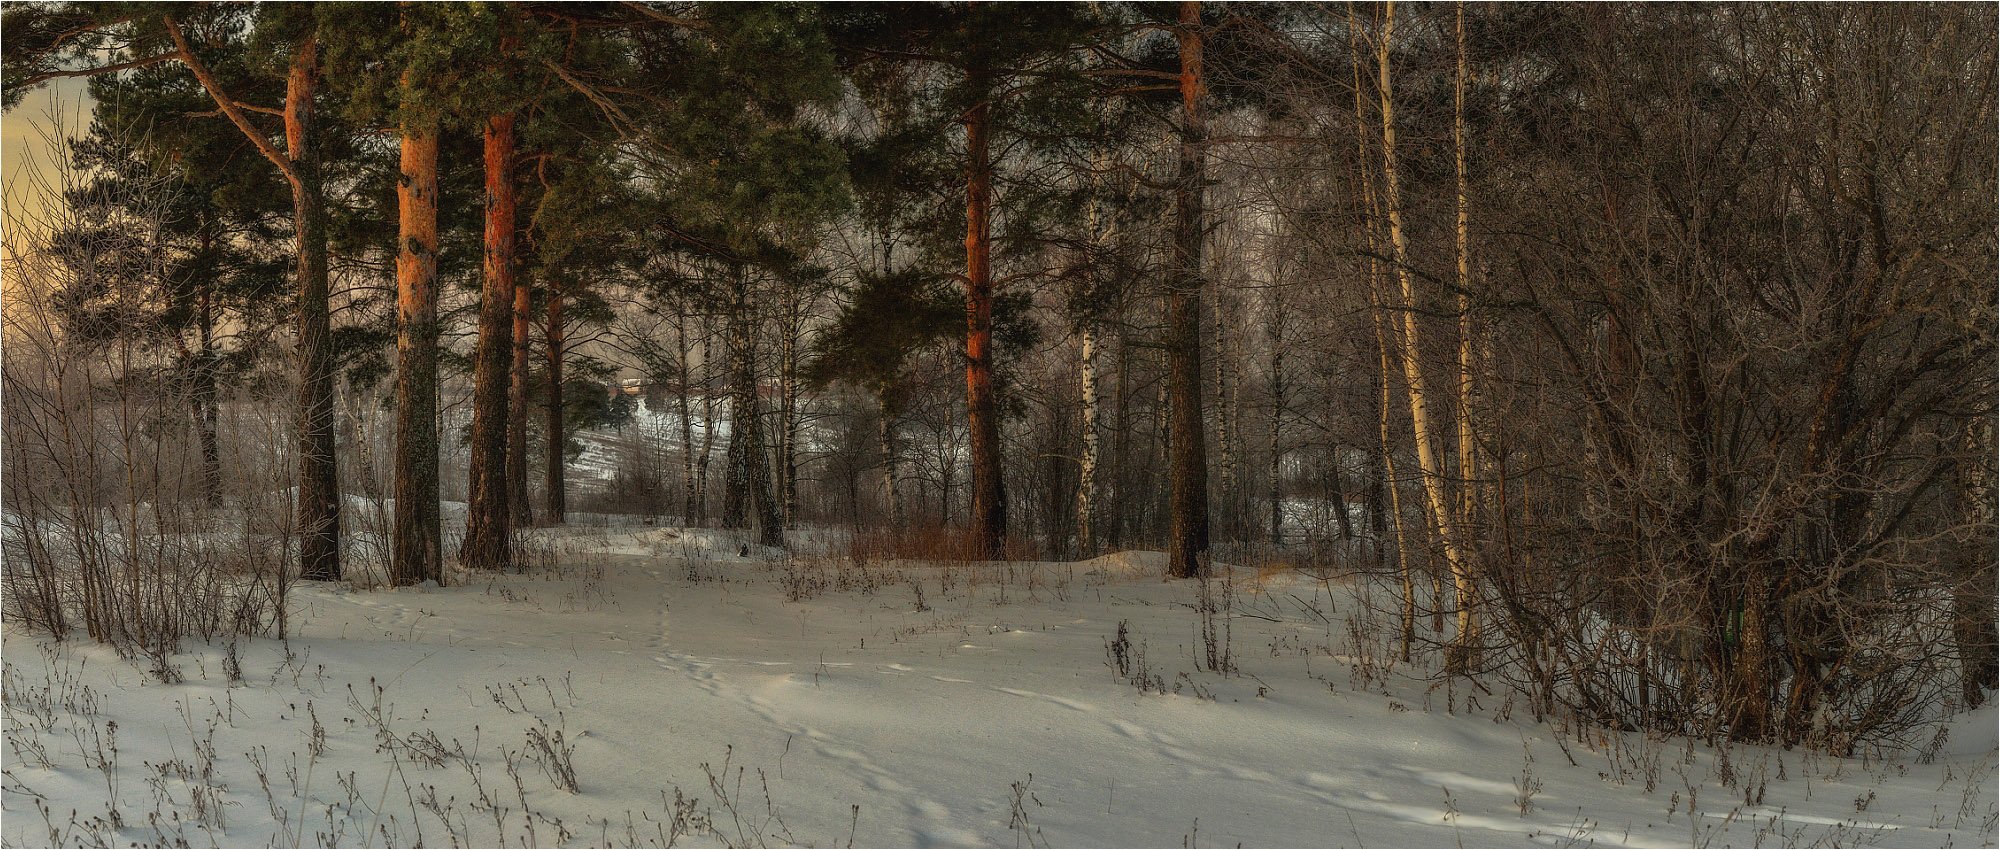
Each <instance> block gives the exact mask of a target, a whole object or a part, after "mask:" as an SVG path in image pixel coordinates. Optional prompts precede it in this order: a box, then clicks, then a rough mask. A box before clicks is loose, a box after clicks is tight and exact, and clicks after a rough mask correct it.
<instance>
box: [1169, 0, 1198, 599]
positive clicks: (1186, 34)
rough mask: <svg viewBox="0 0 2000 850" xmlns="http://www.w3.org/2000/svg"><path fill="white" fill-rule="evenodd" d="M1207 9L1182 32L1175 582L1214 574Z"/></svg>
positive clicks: (1173, 342) (1193, 7)
mask: <svg viewBox="0 0 2000 850" xmlns="http://www.w3.org/2000/svg"><path fill="white" fill-rule="evenodd" d="M1200 27H1201V4H1200V3H1199V2H1193V0H1189V2H1183V3H1181V6H1180V27H1179V28H1178V29H1177V30H1175V37H1176V38H1177V39H1178V40H1179V41H1180V57H1181V75H1180V89H1181V110H1182V119H1181V128H1180V129H1181V144H1180V174H1179V179H1178V180H1177V181H1176V185H1175V187H1174V234H1173V270H1172V278H1173V280H1172V283H1171V284H1170V288H1169V289H1168V291H1167V317H1166V337H1167V338H1166V344H1167V387H1168V392H1169V394H1170V395H1171V397H1172V398H1171V402H1170V410H1169V411H1168V415H1169V419H1168V437H1167V453H1168V458H1167V475H1168V484H1169V487H1170V489H1171V495H1170V498H1171V499H1172V504H1171V507H1170V510H1169V519H1168V522H1169V527H1168V530H1167V575H1168V576H1169V577H1172V578H1194V577H1205V576H1207V575H1208V557H1207V555H1208V458H1207V452H1206V445H1205V438H1204V435H1203V433H1202V432H1203V431H1204V430H1205V429H1204V426H1203V423H1202V406H1201V377H1202V376H1201V290H1202V283H1203V280H1202V268H1201V248H1202V236H1203V232H1202V198H1203V194H1204V191H1205V190H1204V187H1203V185H1202V181H1203V179H1204V178H1203V175H1202V162H1201V159H1202V142H1203V133H1204V130H1203V125H1202V115H1201V97H1202V77H1201V63H1202V56H1201V30H1200Z"/></svg>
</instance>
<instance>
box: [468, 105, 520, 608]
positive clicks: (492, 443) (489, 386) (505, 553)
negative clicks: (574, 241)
mask: <svg viewBox="0 0 2000 850" xmlns="http://www.w3.org/2000/svg"><path fill="white" fill-rule="evenodd" d="M485 160H486V161H485V165H486V265H485V269H484V278H483V280H482V284H483V285H482V286H481V291H480V293H479V342H478V349H477V351H476V352H475V353H474V361H475V362H474V372H473V388H472V458H471V463H470V469H469V476H468V478H469V482H468V485H467V487H466V505H465V543H464V544H463V545H462V546H461V547H460V548H459V555H458V559H459V561H460V562H461V563H463V564H464V565H465V566H467V567H470V568H473V569H505V568H507V567H508V566H510V565H511V563H512V561H513V558H512V556H511V551H510V550H511V547H510V544H509V539H510V537H511V534H512V520H513V516H512V513H513V503H512V501H511V500H510V499H509V498H508V491H507V427H508V422H509V417H508V415H507V395H508V392H509V391H510V388H511V386H512V380H511V376H510V374H509V367H510V366H511V365H512V359H513V353H514V316H513V312H514V116H513V114H512V113H507V114H501V115H494V116H492V117H490V118H488V119H487V120H486V137H485Z"/></svg>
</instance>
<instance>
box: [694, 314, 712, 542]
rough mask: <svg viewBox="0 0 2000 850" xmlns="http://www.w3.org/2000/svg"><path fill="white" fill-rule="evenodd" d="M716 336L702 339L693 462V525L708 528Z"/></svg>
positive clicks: (710, 332) (704, 334)
mask: <svg viewBox="0 0 2000 850" xmlns="http://www.w3.org/2000/svg"><path fill="white" fill-rule="evenodd" d="M714 362H715V333H714V332H713V331H705V332H704V333H703V334H702V337H701V453H700V454H699V455H698V456H697V457H696V458H695V461H694V467H695V469H694V471H695V480H694V502H695V524H696V525H700V526H707V525H708V466H709V462H710V460H711V459H712V458H714V457H715V380H714V373H713V372H712V371H711V369H712V368H713V367H712V366H711V365H710V364H713V363H714Z"/></svg>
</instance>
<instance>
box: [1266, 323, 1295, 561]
mask: <svg viewBox="0 0 2000 850" xmlns="http://www.w3.org/2000/svg"><path fill="white" fill-rule="evenodd" d="M1284 309H1285V307H1284V303H1283V302H1281V301H1274V302H1273V303H1272V305H1271V324H1270V345H1271V469H1270V480H1269V484H1268V494H1267V495H1268V496H1269V498H1270V503H1271V545H1272V546H1273V547H1278V546H1283V545H1285V513H1284V494H1283V493H1282V492H1281V491H1280V489H1279V485H1280V484H1281V482H1282V480H1283V478H1284V470H1285V403H1286V398H1285V394H1286V392H1287V391H1288V390H1289V389H1290V387H1288V386H1287V385H1286V383H1285V321H1284Z"/></svg>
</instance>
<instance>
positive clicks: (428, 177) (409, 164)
mask: <svg viewBox="0 0 2000 850" xmlns="http://www.w3.org/2000/svg"><path fill="white" fill-rule="evenodd" d="M437 160H438V130H437V126H436V125H435V124H430V123H421V122H416V121H409V122H405V123H404V125H403V131H402V179H401V180H400V181H399V182H398V183H397V185H396V211H397V216H398V219H397V220H398V239H397V243H398V245H399V246H400V251H399V252H398V254H397V256H396V314H397V320H398V321H397V327H396V470H395V485H394V490H395V494H396V522H395V539H394V541H393V544H392V549H391V552H390V563H389V575H390V580H391V581H392V582H393V583H395V584H397V585H407V584H417V583H419V582H423V581H436V582H438V583H439V584H442V583H444V573H443V568H442V563H441V560H442V559H441V555H440V552H439V549H440V547H441V545H442V544H441V540H440V529H439V525H438V519H439V517H438V422H437V411H438V407H437V389H438V388H437V370H438V358H437V340H438V321H437V244H438V231H437V187H438V171H437Z"/></svg>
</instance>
